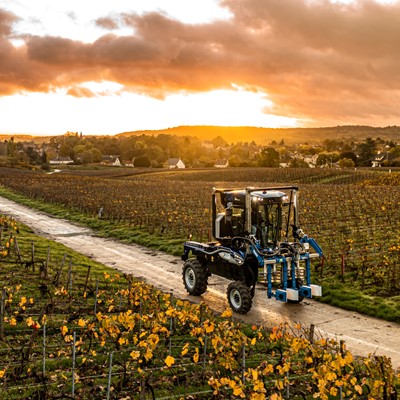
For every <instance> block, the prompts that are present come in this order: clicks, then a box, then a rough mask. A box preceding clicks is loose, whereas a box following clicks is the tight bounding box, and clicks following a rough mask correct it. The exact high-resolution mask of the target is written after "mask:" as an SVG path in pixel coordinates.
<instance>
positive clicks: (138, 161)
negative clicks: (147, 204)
mask: <svg viewBox="0 0 400 400" xmlns="http://www.w3.org/2000/svg"><path fill="white" fill-rule="evenodd" d="M150 165H151V161H150V159H149V157H148V156H146V155H144V156H139V157H136V158H135V167H144V168H147V167H150Z"/></svg>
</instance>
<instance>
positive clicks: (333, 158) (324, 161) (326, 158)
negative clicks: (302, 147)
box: [317, 151, 339, 167]
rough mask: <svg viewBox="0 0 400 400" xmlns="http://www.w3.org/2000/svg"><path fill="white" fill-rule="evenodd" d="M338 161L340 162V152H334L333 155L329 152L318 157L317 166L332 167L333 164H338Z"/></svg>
mask: <svg viewBox="0 0 400 400" xmlns="http://www.w3.org/2000/svg"><path fill="white" fill-rule="evenodd" d="M337 161H339V153H338V152H336V151H335V152H332V153H328V152H322V153H320V154H319V155H318V158H317V166H324V165H326V166H329V167H332V164H333V163H336V162H337Z"/></svg>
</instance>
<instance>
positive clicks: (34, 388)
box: [0, 217, 399, 399]
mask: <svg viewBox="0 0 400 400" xmlns="http://www.w3.org/2000/svg"><path fill="white" fill-rule="evenodd" d="M0 224H1V226H2V242H1V245H2V251H1V253H0V256H1V258H0V261H1V263H0V266H1V268H0V280H1V286H2V288H3V289H2V300H1V315H0V354H1V361H0V390H1V398H2V399H60V398H74V399H87V398H92V399H123V398H124V399H138V398H140V399H145V398H154V399H155V398H157V399H175V398H176V399H236V398H246V399H283V398H285V399H286V398H292V399H297V398H298V399H308V398H310V399H311V398H320V399H342V398H347V399H393V398H395V397H394V396H396V389H395V388H396V385H397V384H398V380H399V376H396V374H395V371H394V370H393V368H392V366H391V363H390V360H389V359H387V358H385V357H376V356H374V355H371V356H369V357H366V358H355V357H353V355H352V354H351V353H350V352H349V351H348V350H347V349H346V347H345V344H344V343H337V342H336V341H334V340H326V339H323V338H321V339H319V340H316V341H314V342H311V341H310V340H309V332H307V331H306V330H305V329H303V328H302V327H301V326H295V327H293V328H291V327H289V326H288V325H283V326H279V327H275V328H274V329H273V330H272V331H266V330H264V329H263V328H262V327H256V326H252V327H250V326H247V325H243V324H239V323H236V322H235V321H234V320H233V318H232V314H231V311H230V310H227V311H225V312H224V313H223V314H222V315H220V316H216V315H214V314H213V312H212V311H211V310H210V309H209V308H208V307H206V306H205V305H204V304H200V305H195V304H191V303H189V302H187V301H181V300H177V299H175V298H173V297H172V296H171V295H170V294H166V293H162V292H160V291H158V290H156V289H154V288H153V287H151V286H149V285H146V284H144V283H143V282H140V281H137V280H135V279H134V278H133V277H131V276H121V275H119V274H116V273H115V271H114V270H111V269H109V268H106V267H103V266H101V265H98V264H95V263H92V262H90V261H89V260H87V259H84V258H78V259H79V263H80V264H81V263H82V264H84V263H86V265H83V266H82V265H76V263H75V262H74V263H73V262H71V259H72V257H78V256H77V255H76V254H75V253H73V252H71V251H70V250H68V249H66V248H65V247H63V246H61V245H57V244H54V243H52V242H48V241H46V242H43V241H40V243H41V246H35V248H36V252H37V253H36V254H37V255H36V256H32V246H33V245H32V243H33V242H32V240H33V238H34V236H33V235H31V234H29V232H26V231H25V230H24V229H21V233H20V234H19V235H18V237H17V236H16V232H18V230H19V229H18V227H17V226H16V225H15V222H14V221H13V220H10V219H8V218H5V217H2V218H1V219H0ZM16 239H17V240H16ZM43 245H45V246H46V247H47V246H48V247H47V252H46V251H43V249H42V247H43ZM39 247H40V248H39ZM49 248H50V250H51V255H52V256H51V257H49ZM63 252H64V254H63ZM40 254H42V255H46V257H45V258H44V259H42V260H41V259H39V255H40ZM27 255H29V257H28V256H27ZM27 259H29V262H27V261H25V260H27ZM55 260H57V261H55ZM67 260H70V262H69V263H68V261H67ZM38 266H39V268H38Z"/></svg>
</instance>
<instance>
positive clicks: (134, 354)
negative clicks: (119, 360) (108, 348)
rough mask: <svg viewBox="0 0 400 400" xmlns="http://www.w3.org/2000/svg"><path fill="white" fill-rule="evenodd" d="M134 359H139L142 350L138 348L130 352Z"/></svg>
mask: <svg viewBox="0 0 400 400" xmlns="http://www.w3.org/2000/svg"><path fill="white" fill-rule="evenodd" d="M129 355H130V356H131V357H132V358H133V359H134V360H137V359H138V358H139V356H140V352H139V351H137V350H133V351H131V353H130V354H129Z"/></svg>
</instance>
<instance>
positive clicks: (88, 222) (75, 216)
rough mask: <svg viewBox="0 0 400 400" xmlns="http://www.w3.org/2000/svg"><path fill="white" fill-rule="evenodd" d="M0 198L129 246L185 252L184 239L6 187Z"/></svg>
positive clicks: (2, 190)
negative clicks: (106, 218) (115, 220)
mask: <svg viewBox="0 0 400 400" xmlns="http://www.w3.org/2000/svg"><path fill="white" fill-rule="evenodd" d="M0 196H3V197H5V198H8V199H10V200H13V201H15V202H17V203H19V204H23V205H25V206H28V207H30V208H33V209H36V210H39V211H43V212H45V213H48V214H51V215H54V216H56V217H59V218H65V219H68V220H70V221H73V222H75V223H77V224H79V225H81V226H85V227H89V228H91V229H93V230H94V231H95V232H96V235H97V236H99V237H104V238H114V239H117V240H120V241H121V242H123V243H128V244H131V243H135V244H139V245H142V246H145V247H148V248H150V249H153V250H159V251H164V252H166V253H169V254H172V255H176V256H178V255H181V254H182V252H183V243H184V240H185V239H184V238H173V237H170V236H168V235H163V236H159V235H154V234H151V233H148V232H146V230H145V229H140V228H137V227H129V226H127V225H122V224H121V225H118V224H116V223H113V222H109V221H103V220H101V219H99V218H97V217H91V216H87V215H84V214H82V213H79V212H77V211H72V210H66V209H65V208H64V207H61V206H58V205H55V204H48V203H44V202H43V201H40V200H34V199H30V198H28V197H26V196H23V195H20V194H17V193H14V192H12V191H11V190H8V189H6V188H4V187H0Z"/></svg>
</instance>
